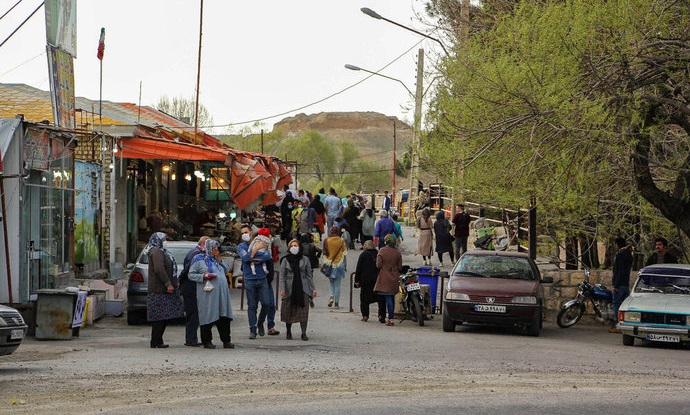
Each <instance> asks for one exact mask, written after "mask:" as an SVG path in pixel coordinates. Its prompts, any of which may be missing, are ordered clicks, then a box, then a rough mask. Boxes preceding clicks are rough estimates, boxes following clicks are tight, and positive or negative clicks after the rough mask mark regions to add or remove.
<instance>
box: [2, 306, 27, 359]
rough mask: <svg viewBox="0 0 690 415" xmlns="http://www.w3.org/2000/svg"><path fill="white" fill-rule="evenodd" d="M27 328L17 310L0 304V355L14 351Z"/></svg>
mask: <svg viewBox="0 0 690 415" xmlns="http://www.w3.org/2000/svg"><path fill="white" fill-rule="evenodd" d="M28 329H29V326H27V325H26V323H25V322H24V319H23V318H22V315H21V314H19V311H17V310H15V309H14V308H12V307H8V306H5V305H0V356H4V355H8V354H12V353H14V351H15V350H17V348H18V347H19V345H20V344H21V343H22V339H24V336H25V335H26V331H27V330H28Z"/></svg>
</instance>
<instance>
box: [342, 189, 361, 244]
mask: <svg viewBox="0 0 690 415" xmlns="http://www.w3.org/2000/svg"><path fill="white" fill-rule="evenodd" d="M343 219H345V221H346V222H347V226H348V232H350V241H349V242H348V248H350V249H355V240H356V239H357V237H358V236H359V232H360V228H361V225H360V223H361V222H360V220H359V208H358V207H357V206H356V205H355V198H351V199H348V200H347V208H346V209H345V211H343Z"/></svg>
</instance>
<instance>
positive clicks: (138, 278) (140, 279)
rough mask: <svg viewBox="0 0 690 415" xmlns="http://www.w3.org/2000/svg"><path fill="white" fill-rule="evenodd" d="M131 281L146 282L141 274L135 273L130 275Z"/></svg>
mask: <svg viewBox="0 0 690 415" xmlns="http://www.w3.org/2000/svg"><path fill="white" fill-rule="evenodd" d="M129 280H130V281H131V282H144V276H143V275H141V273H140V272H137V271H134V272H132V273H131V274H129Z"/></svg>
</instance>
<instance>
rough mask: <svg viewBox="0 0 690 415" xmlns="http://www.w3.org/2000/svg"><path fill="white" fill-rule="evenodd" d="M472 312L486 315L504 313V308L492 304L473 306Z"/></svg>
mask: <svg viewBox="0 0 690 415" xmlns="http://www.w3.org/2000/svg"><path fill="white" fill-rule="evenodd" d="M474 311H484V312H488V313H505V312H506V306H504V305H493V304H475V306H474Z"/></svg>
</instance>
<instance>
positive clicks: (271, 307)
mask: <svg viewBox="0 0 690 415" xmlns="http://www.w3.org/2000/svg"><path fill="white" fill-rule="evenodd" d="M259 235H263V236H266V237H269V238H270V237H271V232H270V231H269V230H268V229H267V228H261V229H259ZM266 269H267V270H268V273H267V274H266V282H267V283H268V298H269V302H268V303H266V304H264V303H261V311H259V321H258V323H257V325H256V328H257V332H258V334H259V336H262V337H263V336H264V335H265V334H266V331H265V330H264V321H268V335H269V336H277V335H278V334H280V332H279V331H278V330H276V329H275V326H276V302H275V295H274V293H273V275H274V273H275V263H274V262H273V258H271V260H270V261H268V262H267V263H266Z"/></svg>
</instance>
